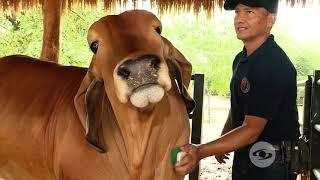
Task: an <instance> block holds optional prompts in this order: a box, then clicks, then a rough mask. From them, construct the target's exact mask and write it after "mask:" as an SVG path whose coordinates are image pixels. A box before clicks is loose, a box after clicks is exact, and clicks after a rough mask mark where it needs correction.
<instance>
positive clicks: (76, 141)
mask: <svg viewBox="0 0 320 180" xmlns="http://www.w3.org/2000/svg"><path fill="white" fill-rule="evenodd" d="M160 29H161V23H160V21H159V20H158V19H157V18H156V17H155V16H154V15H153V14H151V13H149V12H147V11H138V10H136V11H128V12H124V13H122V14H120V15H113V16H106V17H104V18H101V19H100V20H99V21H97V22H95V23H94V24H93V25H92V26H91V28H90V29H89V32H88V42H89V45H90V47H91V49H92V50H93V52H94V55H93V58H92V61H91V64H90V67H89V68H88V69H84V68H78V67H67V66H61V65H57V64H55V63H50V62H43V61H38V60H36V59H32V58H30V57H25V56H8V57H3V58H1V59H0V74H1V76H0V78H1V79H0V94H1V95H2V97H1V98H0V107H1V109H0V124H1V126H0V178H1V177H2V178H5V179H7V180H21V179H35V180H43V179H46V180H50V179H59V180H69V179H70V180H71V179H72V180H105V179H110V180H119V179H121V180H126V179H128V180H129V179H130V180H149V179H156V180H176V179H177V180H178V179H183V177H182V176H179V175H177V174H176V173H175V172H174V170H173V166H172V164H171V161H170V152H171V150H172V148H174V147H176V146H181V145H183V144H186V143H188V141H189V134H190V132H189V120H188V113H187V109H188V110H189V111H190V110H192V109H193V106H194V103H193V100H192V99H190V97H189V96H188V94H187V92H186V91H184V90H183V89H185V88H186V87H187V86H188V84H189V80H190V77H191V66H190V63H189V62H188V61H187V60H186V59H185V58H184V57H183V55H182V54H181V53H180V52H179V51H178V50H177V49H175V48H174V46H173V45H172V44H171V43H170V42H169V41H168V40H166V39H165V38H163V37H161V35H159V34H158V33H157V32H159V31H160ZM168 67H169V69H168ZM169 72H170V74H169ZM175 79H176V80H177V83H175ZM180 80H181V81H183V82H179V81H180ZM178 85H179V86H178ZM181 85H182V86H186V87H180V86H181ZM149 90H150V91H149ZM141 94H142V96H141ZM136 97H139V98H142V99H143V100H144V101H141V102H144V103H142V105H143V106H142V105H141V104H139V103H141V102H139V100H140V99H139V98H138V99H136ZM145 97H148V98H149V99H148V98H145ZM155 97H158V98H155ZM136 102H138V103H136Z"/></svg>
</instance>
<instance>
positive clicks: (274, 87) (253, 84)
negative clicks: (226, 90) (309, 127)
mask: <svg viewBox="0 0 320 180" xmlns="http://www.w3.org/2000/svg"><path fill="white" fill-rule="evenodd" d="M232 69H233V76H232V79H231V83H230V90H231V110H232V111H231V112H232V127H233V128H236V127H239V126H241V125H242V123H243V121H244V117H245V115H251V116H258V117H262V118H265V119H267V121H268V122H267V124H266V126H265V128H264V130H263V132H262V133H261V135H260V137H259V139H258V140H264V141H269V142H273V141H280V140H292V139H297V138H298V137H299V136H300V133H299V123H298V111H297V106H296V97H297V84H296V74H297V73H296V70H295V68H294V66H293V64H292V63H291V61H290V59H289V58H288V56H287V55H286V54H285V52H284V51H283V50H282V49H281V48H280V47H279V46H278V45H277V43H276V42H275V41H274V37H273V35H270V37H269V38H268V39H267V40H266V42H264V43H263V44H262V45H261V46H260V47H259V48H258V49H257V50H255V51H254V52H253V53H252V54H251V55H250V56H248V57H247V53H246V49H245V48H244V49H243V51H242V52H240V53H239V54H238V55H237V56H236V57H235V60H234V62H233V68H232Z"/></svg>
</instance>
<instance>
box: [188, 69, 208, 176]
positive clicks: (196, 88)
mask: <svg viewBox="0 0 320 180" xmlns="http://www.w3.org/2000/svg"><path fill="white" fill-rule="evenodd" d="M191 80H193V81H194V84H193V99H194V101H195V102H196V108H195V109H194V110H193V112H192V113H191V114H189V118H190V119H192V125H191V126H192V127H191V143H192V144H200V143H201V130H202V108H203V90H204V74H194V75H192V77H191ZM199 170H200V169H199V166H197V167H196V168H195V170H194V171H193V172H192V173H190V174H189V180H198V179H199Z"/></svg>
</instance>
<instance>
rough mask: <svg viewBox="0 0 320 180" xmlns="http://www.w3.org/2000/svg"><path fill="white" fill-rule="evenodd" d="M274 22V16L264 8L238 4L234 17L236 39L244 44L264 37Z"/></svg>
mask: <svg viewBox="0 0 320 180" xmlns="http://www.w3.org/2000/svg"><path fill="white" fill-rule="evenodd" d="M274 20H275V17H274V15H273V14H271V13H269V12H268V11H267V10H266V9H264V8H261V7H249V6H245V5H243V4H238V5H237V6H236V8H235V17H234V27H235V30H236V33H237V38H238V39H240V40H242V41H243V42H244V43H245V42H249V41H255V40H256V39H258V38H261V37H265V36H266V35H268V34H269V33H270V30H271V28H272V25H273V24H274Z"/></svg>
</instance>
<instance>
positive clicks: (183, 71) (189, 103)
mask: <svg viewBox="0 0 320 180" xmlns="http://www.w3.org/2000/svg"><path fill="white" fill-rule="evenodd" d="M163 41H164V43H165V45H166V46H165V48H166V49H165V51H166V52H165V54H166V57H165V59H166V63H167V65H168V68H169V74H170V76H171V78H172V79H174V80H176V83H174V82H173V86H175V85H176V86H178V89H179V92H180V94H181V95H182V97H183V100H184V102H185V105H186V109H187V112H188V113H190V112H192V111H193V109H194V108H195V101H194V100H193V99H192V97H191V96H190V95H189V93H188V90H187V88H188V86H189V82H190V80H191V72H192V67H191V64H190V63H189V61H188V60H187V59H186V58H185V57H184V56H183V54H182V53H180V52H179V51H178V50H177V49H176V48H175V47H174V46H173V45H172V44H171V42H170V41H168V40H167V39H165V38H163Z"/></svg>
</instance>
